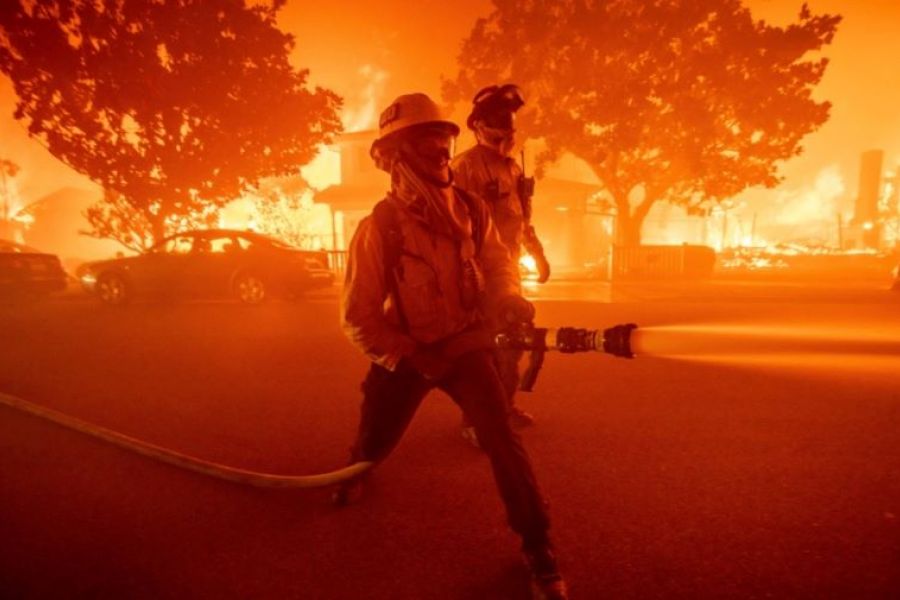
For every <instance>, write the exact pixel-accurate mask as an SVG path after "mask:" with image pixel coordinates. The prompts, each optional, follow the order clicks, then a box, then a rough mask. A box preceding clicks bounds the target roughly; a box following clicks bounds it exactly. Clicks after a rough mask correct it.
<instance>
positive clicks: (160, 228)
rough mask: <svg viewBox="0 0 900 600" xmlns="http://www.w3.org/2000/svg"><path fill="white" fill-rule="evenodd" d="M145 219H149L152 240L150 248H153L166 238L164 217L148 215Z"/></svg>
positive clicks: (161, 215)
mask: <svg viewBox="0 0 900 600" xmlns="http://www.w3.org/2000/svg"><path fill="white" fill-rule="evenodd" d="M147 217H148V218H149V219H150V227H151V228H152V230H153V240H152V241H151V242H150V246H151V247H153V246H155V245H156V244H158V243H159V242H160V241H161V240H162V239H163V238H164V237H166V215H164V214H157V215H153V214H148V215H147Z"/></svg>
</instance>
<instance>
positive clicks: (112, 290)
mask: <svg viewBox="0 0 900 600" xmlns="http://www.w3.org/2000/svg"><path fill="white" fill-rule="evenodd" d="M78 277H79V279H80V280H81V283H82V285H83V286H84V288H85V289H86V290H88V291H89V292H92V293H94V294H96V295H97V296H98V297H99V298H100V299H101V300H103V301H104V302H106V303H108V304H124V303H126V302H129V301H130V300H132V299H134V298H138V297H151V298H154V297H155V298H170V297H200V298H214V297H233V298H236V299H238V300H240V301H241V302H244V303H247V304H259V303H260V302H263V301H264V300H266V299H268V298H270V297H272V296H277V295H281V296H288V297H296V296H299V295H302V294H303V293H304V292H306V291H308V290H312V289H317V288H323V287H328V286H330V285H332V283H333V282H334V275H333V273H332V272H331V271H330V270H328V268H327V266H326V265H325V264H324V255H323V254H322V253H317V252H310V251H306V250H300V249H298V248H294V247H292V246H289V245H287V244H284V243H282V242H280V241H278V240H276V239H273V238H270V237H267V236H264V235H261V234H258V233H254V232H249V231H231V230H225V229H217V230H206V231H192V232H187V233H181V234H177V235H173V236H171V237H168V238H166V239H164V240H162V241H161V242H159V243H158V244H157V245H155V246H154V247H152V248H151V249H150V250H148V251H147V252H145V253H143V254H140V255H138V256H132V257H125V258H117V259H113V260H105V261H98V262H92V263H87V264H84V265H82V266H81V268H79V270H78Z"/></svg>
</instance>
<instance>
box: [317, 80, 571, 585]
mask: <svg viewBox="0 0 900 600" xmlns="http://www.w3.org/2000/svg"><path fill="white" fill-rule="evenodd" d="M458 134H459V128H458V127H457V126H456V125H455V124H454V123H452V122H450V121H447V120H445V119H444V118H443V116H442V115H441V112H440V110H439V108H438V106H437V105H436V104H435V103H434V102H433V101H432V100H431V99H430V98H429V97H428V96H426V95H424V94H409V95H405V96H400V97H399V98H397V99H396V100H395V101H394V102H393V103H392V104H391V105H390V106H388V108H387V109H386V110H385V111H384V112H383V113H382V114H381V118H380V122H379V137H378V139H377V140H376V141H375V142H374V143H373V145H372V149H371V154H372V158H373V159H374V160H375V162H376V164H377V166H378V167H379V168H380V169H382V170H384V171H386V172H388V173H389V174H390V175H391V189H390V192H389V193H388V194H387V197H386V198H385V199H384V200H382V201H381V202H379V203H378V205H376V207H375V209H374V210H373V212H372V214H371V215H370V216H369V217H367V218H365V219H364V220H363V221H362V222H360V224H359V227H358V228H357V231H356V233H355V235H354V237H353V240H352V242H351V245H350V252H349V257H348V262H347V274H346V280H345V284H344V290H343V299H342V326H343V328H344V331H345V332H346V334H347V335H348V337H349V338H350V340H351V341H352V342H353V343H354V344H355V345H356V346H357V347H358V348H359V349H360V350H361V351H362V352H363V353H365V355H366V356H367V357H369V358H370V359H371V361H372V365H371V367H370V370H369V372H368V375H367V376H366V378H365V380H364V382H363V384H362V391H363V400H362V408H361V418H360V423H359V429H358V433H357V438H356V443H355V445H354V446H353V450H352V461H353V462H358V461H372V462H374V463H376V464H377V463H378V462H380V461H383V460H384V459H386V458H387V456H388V455H389V454H390V452H391V450H393V448H394V447H395V446H396V444H397V443H398V441H399V440H400V438H401V436H402V435H403V432H404V431H405V430H406V428H407V426H408V425H409V423H410V421H411V420H412V418H413V415H414V414H415V412H416V409H417V408H418V407H419V405H420V403H421V402H422V400H423V398H424V397H425V395H426V394H427V393H428V392H429V391H430V390H432V389H434V388H439V389H441V390H443V391H445V392H446V393H447V394H448V395H449V396H450V397H451V398H452V399H453V400H454V401H455V402H456V403H457V404H458V405H459V406H460V408H461V409H462V410H463V412H464V414H465V415H466V418H467V419H468V422H469V423H471V426H472V427H473V428H474V431H475V432H476V434H477V436H478V440H479V441H480V443H481V447H482V448H483V450H484V451H485V453H486V454H487V456H488V458H489V459H490V464H491V468H492V469H493V474H494V478H495V481H496V484H497V488H498V490H499V493H500V496H501V498H502V500H503V503H504V505H505V507H506V513H507V518H508V521H509V524H510V526H511V528H512V529H513V530H514V531H515V532H516V533H517V534H518V535H519V536H520V537H521V539H522V550H523V553H524V557H525V559H526V563H527V564H528V566H529V568H530V570H531V574H532V582H533V589H534V590H535V593H536V596H537V597H539V598H551V599H561V598H567V597H568V596H567V594H566V586H565V582H564V581H563V579H562V577H561V576H560V574H559V571H558V569H557V565H556V560H555V557H554V553H553V547H552V544H551V540H550V536H549V518H548V515H547V510H546V503H545V501H544V499H543V498H542V495H541V492H540V490H539V488H538V485H537V481H536V479H535V476H534V473H533V471H532V467H531V461H530V459H529V456H528V453H527V452H526V450H525V448H524V447H523V445H522V441H521V438H520V437H519V435H518V433H517V432H516V431H514V430H513V428H512V427H511V425H510V420H509V418H508V394H507V391H506V389H505V387H504V383H503V381H502V379H501V377H500V374H499V373H498V370H497V366H496V363H495V358H494V354H493V350H492V347H493V344H492V341H491V340H492V332H491V330H490V329H489V327H488V324H487V323H486V318H489V319H491V320H492V321H494V322H498V321H506V322H527V321H530V320H531V319H532V318H533V316H534V308H533V306H532V305H531V304H530V303H529V302H528V301H527V300H525V299H524V298H522V296H521V294H520V288H519V281H518V277H517V272H516V270H517V265H516V263H515V262H513V260H511V258H510V254H509V252H508V250H507V247H506V246H505V245H504V243H503V242H502V241H501V236H502V232H499V233H498V230H497V227H496V226H495V224H494V221H493V219H492V218H491V211H490V209H489V207H488V206H487V205H486V204H485V203H484V202H483V201H482V200H481V199H480V198H478V197H477V196H475V195H472V194H469V193H466V192H465V191H463V190H462V189H460V188H458V187H456V186H454V185H453V176H452V175H451V170H450V152H451V147H452V143H453V140H454V138H455V137H456V136H457V135H458ZM361 485H362V479H360V478H355V479H352V480H349V481H347V482H345V483H344V484H341V485H340V486H339V487H338V488H337V490H336V491H335V494H334V496H333V499H334V501H335V503H336V504H338V505H342V504H346V503H347V502H348V501H350V500H351V499H352V498H354V497H355V496H357V495H358V494H359V492H360V490H361Z"/></svg>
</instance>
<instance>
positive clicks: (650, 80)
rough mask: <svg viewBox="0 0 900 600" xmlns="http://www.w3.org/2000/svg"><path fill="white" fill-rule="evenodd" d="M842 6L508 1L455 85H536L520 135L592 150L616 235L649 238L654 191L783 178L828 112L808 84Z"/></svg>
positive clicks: (710, 200) (477, 31) (688, 191)
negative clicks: (779, 23) (783, 169)
mask: <svg viewBox="0 0 900 600" xmlns="http://www.w3.org/2000/svg"><path fill="white" fill-rule="evenodd" d="M839 22H840V17H838V16H831V15H822V16H817V15H813V14H812V13H811V12H810V11H809V9H808V8H807V7H806V6H803V8H802V10H801V11H800V15H799V19H798V21H797V22H795V23H794V24H792V25H790V26H788V27H785V28H779V27H774V26H770V25H768V24H767V23H765V22H763V21H754V20H753V18H752V16H751V14H750V11H749V10H748V9H747V8H745V7H744V4H743V2H741V0H715V1H712V0H706V1H703V2H687V1H685V0H674V1H671V2H664V3H659V2H655V3H647V2H644V1H642V0H613V1H610V2H580V1H579V2H567V3H558V2H534V3H522V2H499V1H497V0H495V2H494V11H493V12H492V13H491V14H490V15H488V16H487V17H486V18H483V19H480V20H478V21H477V22H476V24H475V26H474V28H473V29H472V31H471V33H470V35H469V37H468V38H467V39H466V41H465V43H464V45H463V48H462V52H461V54H460V56H459V73H458V75H457V76H456V78H455V79H454V80H451V81H447V82H445V86H444V93H445V98H446V99H447V100H449V101H452V102H469V101H470V100H471V98H472V97H473V96H474V94H475V92H476V91H477V90H478V89H480V88H481V87H483V86H486V85H490V84H495V83H497V82H501V81H513V82H515V83H517V84H519V85H521V86H523V88H524V89H525V90H526V91H527V92H528V94H529V95H530V98H529V99H528V100H529V101H528V104H527V105H526V107H525V109H523V110H522V111H521V118H520V121H519V125H518V127H519V129H520V131H521V132H522V133H523V134H524V136H526V137H529V138H532V139H543V141H544V142H545V143H546V151H545V152H544V153H543V154H542V156H541V157H540V158H539V160H540V161H541V162H542V163H544V164H546V163H547V162H550V161H553V160H554V159H556V158H558V157H560V156H561V155H562V154H564V153H571V154H573V155H575V156H577V157H578V158H581V159H582V160H584V161H585V162H586V163H587V164H588V165H589V166H590V167H591V168H592V170H593V171H594V173H595V174H596V175H597V177H598V178H599V179H600V181H601V182H602V183H603V185H604V187H605V189H606V192H607V193H608V194H609V195H610V197H611V198H612V200H613V201H614V202H615V205H616V207H617V213H618V215H617V219H618V223H617V224H618V227H617V229H618V236H619V242H620V243H623V244H626V245H632V244H637V243H639V242H640V233H641V225H642V223H643V221H644V218H645V217H646V216H647V213H648V212H649V210H650V208H651V207H652V206H653V204H654V203H656V202H658V201H668V202H672V203H674V204H680V205H682V206H685V207H687V208H688V209H689V211H691V212H705V211H706V210H707V209H708V208H709V206H711V205H715V204H716V203H718V202H720V201H722V200H724V199H728V198H730V197H733V196H734V195H736V194H737V193H739V192H741V191H742V190H744V189H746V188H748V187H751V186H757V185H763V186H766V187H773V186H775V185H776V184H777V183H778V182H779V181H780V176H779V169H778V166H779V162H781V161H784V160H786V159H789V158H791V157H793V156H796V155H797V154H799V153H800V152H801V150H802V146H801V145H800V142H801V140H802V138H803V137H804V136H805V135H807V134H808V133H810V132H812V131H815V130H816V129H818V128H819V127H820V126H821V125H822V124H823V123H824V122H825V121H826V120H827V118H828V112H829V108H830V105H829V103H827V102H816V101H814V100H813V99H812V98H811V94H812V91H813V89H814V88H815V87H816V85H818V83H819V81H820V80H821V78H822V75H823V74H824V72H825V68H826V66H827V64H828V61H827V60H826V59H824V58H816V57H812V58H809V57H808V55H809V54H810V53H815V52H818V51H819V50H821V49H822V48H823V47H824V46H825V45H827V44H830V43H831V41H832V38H833V36H834V33H835V30H836V28H837V25H838V23H839Z"/></svg>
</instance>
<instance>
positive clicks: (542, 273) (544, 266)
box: [532, 252, 550, 283]
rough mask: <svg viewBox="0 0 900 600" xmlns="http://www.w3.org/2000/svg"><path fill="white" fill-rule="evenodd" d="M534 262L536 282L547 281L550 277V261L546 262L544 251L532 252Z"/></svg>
mask: <svg viewBox="0 0 900 600" xmlns="http://www.w3.org/2000/svg"><path fill="white" fill-rule="evenodd" d="M532 256H533V257H534V263H535V265H536V266H537V272H538V278H537V282H538V283H547V280H548V279H550V263H549V262H547V257H546V256H544V253H543V252H541V253H540V254H533V255H532Z"/></svg>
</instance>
